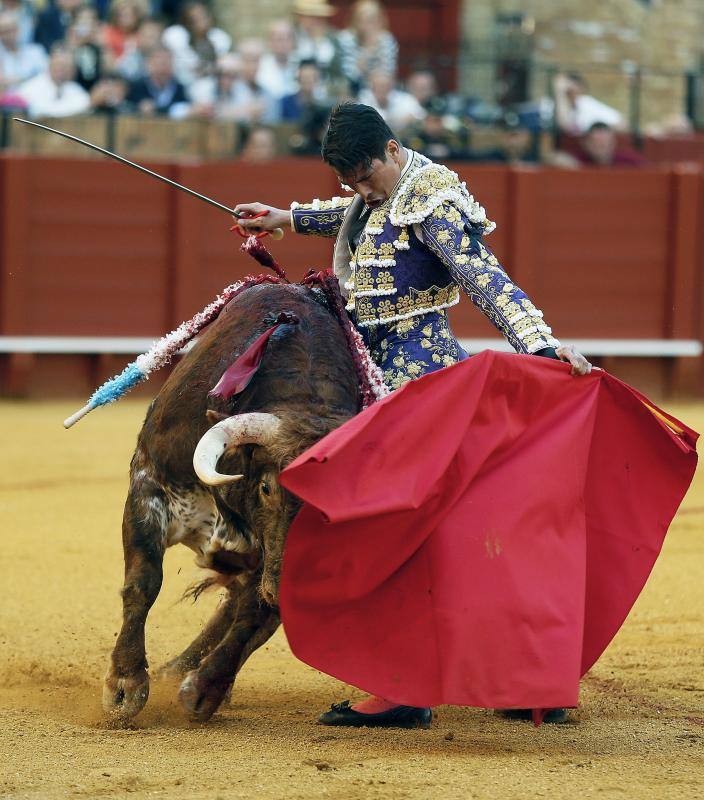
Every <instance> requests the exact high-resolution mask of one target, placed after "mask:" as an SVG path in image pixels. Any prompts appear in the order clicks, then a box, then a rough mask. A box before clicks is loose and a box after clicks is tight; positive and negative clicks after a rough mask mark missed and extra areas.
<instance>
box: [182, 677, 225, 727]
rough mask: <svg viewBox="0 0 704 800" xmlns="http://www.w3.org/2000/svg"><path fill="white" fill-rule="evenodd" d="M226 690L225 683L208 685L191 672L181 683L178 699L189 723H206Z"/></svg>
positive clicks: (221, 700) (202, 678)
mask: <svg viewBox="0 0 704 800" xmlns="http://www.w3.org/2000/svg"><path fill="white" fill-rule="evenodd" d="M228 688H229V686H228V684H226V683H209V682H208V681H207V680H206V679H205V678H204V677H203V676H202V675H200V674H199V673H198V670H193V672H189V673H188V675H186V677H185V678H184V680H183V683H181V688H180V689H179V693H178V699H179V700H180V701H181V705H182V706H183V709H184V711H185V712H186V714H187V715H188V719H190V720H191V722H207V721H208V720H209V719H210V718H211V717H212V716H213V714H214V713H215V712H216V711H217V710H218V708H220V705H221V704H222V702H223V700H224V699H225V697H226V695H227V690H228Z"/></svg>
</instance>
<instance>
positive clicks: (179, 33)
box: [162, 2, 232, 86]
mask: <svg viewBox="0 0 704 800" xmlns="http://www.w3.org/2000/svg"><path fill="white" fill-rule="evenodd" d="M162 41H163V43H164V44H165V45H166V47H168V48H169V50H171V52H172V53H173V54H174V63H175V65H176V66H175V69H176V75H177V76H178V79H179V80H180V81H181V83H183V84H185V85H186V86H190V85H191V84H192V83H193V81H194V80H195V79H196V78H199V77H203V76H204V75H212V74H213V73H214V72H215V65H216V63H217V60H218V58H219V57H220V56H222V55H224V54H225V53H227V52H229V50H230V48H231V47H232V39H231V38H230V36H229V34H227V33H225V31H223V30H221V29H220V28H216V27H215V25H214V23H213V18H212V16H211V14H210V9H209V8H208V6H207V5H206V4H205V3H202V2H192V3H186V5H185V6H184V7H183V11H182V12H181V24H180V25H171V26H170V27H168V28H167V29H166V30H165V31H164V35H163V37H162Z"/></svg>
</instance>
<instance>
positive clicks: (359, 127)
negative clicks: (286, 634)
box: [235, 103, 591, 727]
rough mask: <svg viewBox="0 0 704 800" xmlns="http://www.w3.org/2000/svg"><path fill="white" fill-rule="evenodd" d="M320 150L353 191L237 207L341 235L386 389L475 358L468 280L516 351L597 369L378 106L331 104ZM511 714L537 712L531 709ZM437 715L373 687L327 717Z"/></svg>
mask: <svg viewBox="0 0 704 800" xmlns="http://www.w3.org/2000/svg"><path fill="white" fill-rule="evenodd" d="M322 156H323V160H324V161H325V162H326V163H327V164H328V165H329V166H330V167H331V168H332V169H333V170H334V172H335V174H336V176H337V178H338V180H339V181H340V183H341V185H342V186H343V187H344V188H346V189H349V190H351V191H352V192H353V194H349V195H348V196H346V197H334V198H332V199H331V200H322V201H321V200H314V201H313V202H312V203H298V202H294V203H292V205H291V209H290V211H289V210H284V209H279V208H273V207H271V206H267V205H263V204H261V203H243V204H240V205H238V206H236V208H235V213H236V214H238V215H241V216H240V217H239V218H238V223H239V225H240V226H241V227H242V228H243V229H244V230H246V231H248V232H254V233H256V232H258V231H272V230H274V229H275V228H281V227H289V228H290V229H292V230H293V231H294V232H296V233H298V234H302V235H312V236H326V237H336V241H335V249H334V256H333V265H334V270H335V274H336V275H337V277H338V279H339V281H340V287H341V289H342V292H343V295H344V297H345V299H346V301H347V312H348V313H349V315H350V318H351V319H352V321H353V322H354V324H355V325H356V327H357V328H358V330H359V331H360V333H361V334H362V336H363V338H364V341H365V343H366V345H367V347H368V348H369V351H370V353H371V355H372V358H373V359H374V361H375V362H376V363H377V364H378V365H379V367H380V368H381V370H382V372H383V376H384V381H385V383H386V384H387V385H388V386H389V388H391V389H398V388H399V387H401V386H403V385H404V383H406V382H407V381H409V380H413V379H415V378H419V377H421V376H422V375H425V374H427V373H429V372H434V371H436V370H439V369H442V368H443V367H447V366H451V365H452V364H455V363H457V362H458V361H461V360H463V359H465V358H467V357H468V354H467V353H466V352H465V351H464V350H463V348H462V347H461V345H460V343H459V342H458V340H457V339H456V337H455V336H454V334H453V333H452V330H451V328H450V324H449V320H448V309H449V308H451V307H452V306H454V305H456V304H457V303H458V302H459V300H460V290H462V291H464V293H465V294H466V295H467V296H468V297H469V298H470V300H471V301H472V302H473V303H474V305H475V306H476V307H477V308H478V309H479V310H480V311H481V312H482V313H483V314H484V315H485V316H486V317H487V318H488V319H489V320H490V321H491V323H492V324H493V325H494V326H495V327H496V328H497V329H498V330H499V331H500V333H501V334H502V335H503V336H504V337H505V338H506V339H507V340H508V341H509V343H510V344H511V346H512V347H513V348H514V349H515V350H516V352H518V353H525V354H529V355H537V356H545V357H548V358H557V359H560V360H562V361H566V362H568V363H570V364H571V367H572V374H573V375H586V374H588V373H589V372H590V371H591V364H590V363H589V362H588V361H587V359H586V358H585V357H584V356H582V355H581V354H580V353H578V352H577V351H576V350H575V348H574V347H572V346H570V345H562V344H561V343H560V342H559V341H558V339H556V338H555V336H554V335H553V333H552V330H551V328H550V327H549V325H548V324H547V322H546V321H545V320H544V318H543V314H542V312H541V311H540V310H538V309H537V308H536V306H535V305H534V304H533V302H532V301H531V300H530V298H529V297H528V296H527V295H526V294H525V292H523V291H522V290H521V289H520V288H519V287H518V286H517V285H516V284H515V283H513V281H512V280H511V279H510V277H509V276H508V274H507V273H506V271H505V270H504V269H503V268H502V266H501V264H500V263H499V261H498V260H497V258H496V256H494V254H493V253H492V252H491V250H490V249H489V248H488V247H487V246H486V244H485V243H484V237H485V236H486V235H487V234H490V233H491V232H492V231H493V230H494V228H495V224H494V223H493V222H491V221H490V220H489V219H488V218H487V216H486V212H485V210H484V208H482V206H481V205H480V204H479V203H478V202H477V201H476V200H475V199H474V197H473V196H472V195H471V194H470V192H469V190H468V189H467V186H466V184H465V183H463V182H462V181H461V180H460V178H459V177H458V175H457V174H456V173H455V172H453V171H452V170H450V169H448V168H447V167H445V166H443V165H441V164H437V163H434V162H433V161H431V160H430V159H428V158H426V157H425V156H423V155H421V154H420V153H416V152H413V151H412V150H409V149H408V148H405V147H404V146H403V145H402V143H401V142H400V140H399V138H398V137H397V136H395V134H394V133H393V131H392V130H391V129H390V128H389V127H388V125H387V124H386V123H385V122H384V120H383V119H382V117H381V116H380V115H379V114H378V113H377V112H376V111H375V110H374V109H372V108H370V107H369V106H365V105H361V104H356V103H345V104H342V105H340V106H338V107H337V108H336V109H335V110H334V111H333V113H332V115H331V118H330V123H329V127H328V130H327V133H326V135H325V138H324V141H323V146H322ZM263 212H266V214H265V216H257V218H256V219H253V217H254V216H255V215H261V214H262V213H263ZM506 713H508V715H509V716H518V717H525V718H526V719H529V718H530V710H527V709H516V710H515V712H506ZM431 718H432V711H431V709H429V708H416V707H411V706H399V705H397V704H394V703H391V702H388V701H386V700H384V699H383V698H379V697H370V698H367V699H365V700H363V701H361V702H359V703H355V704H354V705H351V704H350V703H348V702H344V703H337V704H334V705H333V706H332V707H331V709H330V710H329V711H327V712H325V713H324V714H322V715H321V717H320V722H322V723H323V724H327V725H349V726H377V727H410V726H415V725H422V726H427V725H428V724H429V723H430V720H431ZM564 718H565V711H564V710H563V709H553V710H552V711H551V712H550V713H549V714H548V715H547V716H546V717H545V721H546V722H550V721H553V722H557V721H562V720H563V719H564Z"/></svg>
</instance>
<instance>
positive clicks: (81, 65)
mask: <svg viewBox="0 0 704 800" xmlns="http://www.w3.org/2000/svg"><path fill="white" fill-rule="evenodd" d="M66 41H67V43H68V46H69V47H70V48H71V50H72V51H73V60H74V62H75V63H76V81H77V82H78V83H80V85H81V86H82V87H83V88H84V89H87V90H88V91H90V89H91V87H92V86H93V85H94V84H95V83H97V81H98V80H100V77H101V75H102V72H103V50H102V48H101V47H100V26H99V21H98V13H97V11H96V10H95V8H93V6H82V7H81V8H79V9H78V11H77V12H76V16H75V17H74V20H73V22H72V23H71V27H70V28H69V29H68V33H67V34H66Z"/></svg>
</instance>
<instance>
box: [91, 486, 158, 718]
mask: <svg viewBox="0 0 704 800" xmlns="http://www.w3.org/2000/svg"><path fill="white" fill-rule="evenodd" d="M166 515H167V512H166V504H165V501H164V498H163V496H162V495H161V494H160V493H159V492H158V491H156V492H154V493H152V494H146V493H138V492H133V491H130V494H129V496H128V497H127V502H126V503H125V513H124V516H123V521H122V545H123V549H124V556H125V583H124V586H123V589H122V614H123V618H122V629H121V630H120V633H119V635H118V637H117V641H116V642H115V648H114V649H113V652H112V656H111V661H110V666H109V668H108V672H107V675H106V676H105V682H104V684H103V708H104V709H105V710H106V711H109V712H111V713H113V714H115V715H117V716H119V717H123V718H125V719H129V718H131V717H134V716H135V715H137V714H138V713H139V712H140V711H141V710H142V708H143V707H144V704H145V703H146V702H147V698H148V697H149V675H148V674H147V658H146V652H145V644H144V626H145V623H146V620H147V615H148V614H149V610H150V608H151V607H152V605H153V604H154V601H155V600H156V598H157V595H158V594H159V590H160V589H161V581H162V563H163V558H164V549H165V528H166Z"/></svg>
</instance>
